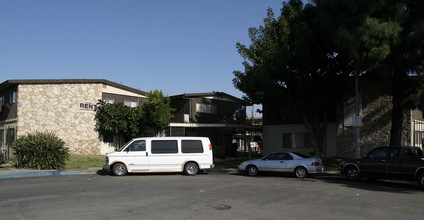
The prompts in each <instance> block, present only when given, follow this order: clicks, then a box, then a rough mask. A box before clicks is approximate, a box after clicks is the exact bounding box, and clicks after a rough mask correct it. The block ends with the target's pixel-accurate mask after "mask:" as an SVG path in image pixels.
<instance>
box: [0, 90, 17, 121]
mask: <svg viewBox="0 0 424 220" xmlns="http://www.w3.org/2000/svg"><path fill="white" fill-rule="evenodd" d="M13 92H16V102H15V103H11V101H10V96H11V94H12V93H13ZM0 97H3V99H4V100H3V105H2V106H0V107H1V108H2V111H1V112H0V120H1V121H4V120H8V119H15V118H16V117H17V106H18V104H17V102H18V99H19V94H18V87H17V86H13V87H9V88H7V89H5V90H3V91H1V92H0Z"/></svg>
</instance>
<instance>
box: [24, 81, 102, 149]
mask: <svg viewBox="0 0 424 220" xmlns="http://www.w3.org/2000/svg"><path fill="white" fill-rule="evenodd" d="M102 87H103V84H94V83H93V84H32V85H28V84H22V85H19V87H18V98H17V100H18V117H17V118H18V123H17V124H18V131H17V135H25V134H27V133H31V132H35V131H40V132H47V131H53V132H54V133H56V135H58V137H59V138H61V139H62V140H63V141H64V142H65V145H66V146H67V147H69V150H70V153H72V154H100V149H101V144H102V143H101V141H100V140H99V135H98V133H97V132H96V131H95V130H94V128H95V124H96V122H95V119H94V117H95V111H94V110H93V109H86V108H81V106H80V104H81V103H91V104H96V103H97V101H98V100H99V99H101V98H102Z"/></svg>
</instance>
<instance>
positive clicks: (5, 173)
mask: <svg viewBox="0 0 424 220" xmlns="http://www.w3.org/2000/svg"><path fill="white" fill-rule="evenodd" d="M0 168H6V169H1V170H0V179H5V178H15V177H29V176H52V175H75V174H96V173H97V171H99V170H101V167H99V168H97V167H96V168H88V169H83V170H77V171H75V170H74V171H58V170H32V169H18V168H16V167H14V166H13V165H11V164H2V165H0Z"/></svg>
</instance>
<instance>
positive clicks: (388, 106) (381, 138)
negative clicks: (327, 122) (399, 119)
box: [337, 93, 411, 157]
mask: <svg viewBox="0 0 424 220" xmlns="http://www.w3.org/2000/svg"><path fill="white" fill-rule="evenodd" d="M374 94H375V93H374ZM374 94H373V95H374ZM363 103H364V104H365V105H364V106H363V109H362V124H363V126H362V127H361V129H360V148H361V155H364V154H365V153H367V152H369V151H371V150H372V149H374V148H376V147H378V146H389V144H390V130H391V126H392V123H391V120H392V96H387V95H386V96H379V97H372V95H371V96H368V97H367V96H365V97H363ZM410 118H411V115H410V113H405V114H404V116H403V123H402V127H403V129H402V131H403V133H402V145H410V142H411V141H410V140H411V119H410ZM354 137H355V128H354V127H343V122H340V123H339V127H338V130H337V155H338V156H341V157H353V156H354V155H355V143H354Z"/></svg>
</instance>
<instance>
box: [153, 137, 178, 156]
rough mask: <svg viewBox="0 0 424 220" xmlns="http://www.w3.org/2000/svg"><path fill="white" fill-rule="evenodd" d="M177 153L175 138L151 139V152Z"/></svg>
mask: <svg viewBox="0 0 424 220" xmlns="http://www.w3.org/2000/svg"><path fill="white" fill-rule="evenodd" d="M170 153H178V144H177V140H163V141H161V140H155V141H152V154H170Z"/></svg>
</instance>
